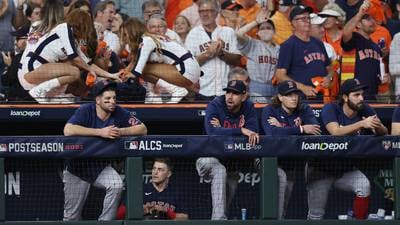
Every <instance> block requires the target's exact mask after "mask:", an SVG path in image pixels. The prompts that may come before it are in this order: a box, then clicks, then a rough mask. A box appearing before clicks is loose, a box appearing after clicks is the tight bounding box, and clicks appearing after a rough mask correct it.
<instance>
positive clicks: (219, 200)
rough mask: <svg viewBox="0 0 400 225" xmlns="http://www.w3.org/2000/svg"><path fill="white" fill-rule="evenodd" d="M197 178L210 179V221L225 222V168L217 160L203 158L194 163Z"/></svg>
mask: <svg viewBox="0 0 400 225" xmlns="http://www.w3.org/2000/svg"><path fill="white" fill-rule="evenodd" d="M196 169H197V172H198V173H199V176H202V177H204V178H205V179H211V200H212V215H211V219H212V220H226V219H227V217H226V181H227V174H226V168H225V166H224V165H222V164H221V163H220V162H219V160H218V159H217V158H213V157H204V158H199V159H197V161H196Z"/></svg>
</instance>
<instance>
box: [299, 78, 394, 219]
mask: <svg viewBox="0 0 400 225" xmlns="http://www.w3.org/2000/svg"><path fill="white" fill-rule="evenodd" d="M366 88H367V86H365V85H363V84H361V83H360V81H358V80H357V79H349V80H346V81H345V82H344V83H343V84H342V86H341V88H340V95H341V96H340V99H339V101H338V103H331V104H328V105H325V106H324V107H323V108H322V113H321V117H322V123H323V126H324V127H325V128H326V130H327V131H328V133H329V134H331V135H336V136H344V135H364V134H376V135H385V134H387V133H388V131H387V129H386V127H385V126H384V125H383V124H382V122H381V121H380V120H379V118H378V116H377V115H376V112H375V111H374V110H373V109H372V108H371V107H370V106H369V105H368V104H365V103H364V97H363V93H364V90H365V89H366ZM356 165H357V161H356V160H354V159H351V160H349V161H346V160H345V159H342V160H340V161H336V160H329V162H327V161H323V162H322V161H311V162H309V163H308V165H307V167H306V176H307V181H306V182H307V192H308V208H309V209H308V219H322V218H323V216H324V214H325V206H326V202H327V199H328V194H329V190H330V188H331V186H332V185H334V186H335V187H336V188H338V189H340V190H344V191H352V192H354V194H355V195H356V196H355V198H354V202H353V212H354V216H355V217H356V218H357V219H365V218H366V216H367V213H368V204H369V196H370V192H371V190H370V182H369V180H368V178H367V177H366V176H365V174H364V173H363V172H361V171H360V170H359V169H357V168H356V167H357V166H356Z"/></svg>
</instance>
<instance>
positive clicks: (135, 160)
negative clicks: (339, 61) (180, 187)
mask: <svg viewBox="0 0 400 225" xmlns="http://www.w3.org/2000/svg"><path fill="white" fill-rule="evenodd" d="M177 138H178V140H177ZM143 139H144V141H152V140H161V141H162V142H163V143H171V141H172V140H175V141H180V142H182V143H186V142H187V141H189V140H190V139H192V140H194V142H195V144H196V145H200V146H199V147H198V148H201V146H203V147H204V145H203V144H204V143H206V144H209V143H210V142H211V143H214V144H215V151H217V150H218V149H221V148H222V149H224V148H225V150H226V151H228V150H229V153H230V154H232V155H233V156H234V157H241V156H244V155H250V156H261V155H266V156H268V157H263V159H262V171H261V187H260V190H261V192H260V214H259V215H260V217H259V220H247V221H237V220H229V221H218V222H217V221H209V220H200V221H198V220H196V221H194V220H190V221H185V222H181V221H179V222H174V221H142V218H143V215H142V195H143V191H142V185H137V184H141V183H142V179H143V177H142V168H143V157H144V156H146V157H150V156H152V157H154V156H171V157H173V156H174V153H172V152H169V151H167V150H166V151H163V150H161V151H158V152H154V151H153V152H151V151H144V152H141V151H129V150H130V149H129V146H127V145H126V141H128V142H130V141H132V140H135V141H142V139H140V138H139V139H132V138H127V139H122V140H120V141H118V142H112V143H109V142H102V141H99V139H93V138H89V139H87V140H86V138H82V139H81V138H79V139H78V138H65V137H57V138H55V137H48V138H46V137H24V138H15V137H9V138H0V141H1V142H0V143H4V145H6V144H7V146H10V145H9V144H10V143H14V142H15V143H16V142H19V143H21V142H34V141H36V142H38V140H42V141H43V142H50V140H52V141H54V140H56V141H60V143H61V142H62V143H71V142H73V143H83V146H85V148H84V149H82V150H83V151H82V152H68V151H64V152H59V153H51V154H50V153H49V154H40V155H35V157H43V158H47V160H52V158H58V157H65V156H66V155H69V156H71V155H76V156H77V155H78V154H87V155H86V157H88V156H90V155H91V154H89V152H90V151H91V149H90V148H91V147H92V146H90V144H88V143H92V142H97V143H96V146H95V147H96V148H97V147H98V146H102V147H104V148H107V146H113V147H115V146H119V148H121V149H120V151H118V152H117V153H114V155H109V156H113V157H122V156H128V157H127V158H126V163H125V166H126V170H125V171H126V182H127V183H126V184H127V189H128V190H129V192H128V196H127V207H128V213H127V219H126V220H125V221H112V222H101V223H100V222H99V223H98V224H172V223H178V224H192V225H193V224H210V223H211V224H292V223H293V224H341V223H343V222H345V223H347V224H372V223H373V224H376V223H382V224H400V222H399V221H397V220H392V221H339V220H325V221H304V220H295V221H291V220H284V221H276V220H275V219H276V218H277V177H276V169H277V165H278V159H277V157H275V156H273V154H272V151H270V150H271V149H273V148H277V147H280V148H281V149H284V148H285V146H286V145H291V143H290V142H289V141H288V140H287V139H281V138H272V137H263V138H262V141H261V146H262V149H261V150H260V151H259V152H257V151H256V150H254V152H252V151H241V150H239V151H237V152H235V151H231V149H230V148H229V146H226V144H227V143H228V144H230V143H232V142H233V143H245V140H244V139H243V138H238V139H227V138H226V137H206V136H201V137H196V136H194V137H193V136H192V137H191V136H187V137H183V136H182V137H163V138H161V137H157V136H155V137H152V136H149V137H145V138H143ZM273 139H275V140H273ZM291 139H295V142H293V143H297V145H298V146H300V147H301V146H302V145H303V144H302V143H305V142H307V143H325V142H332V143H349V145H350V146H351V149H350V148H349V149H348V152H338V151H321V152H319V151H316V152H314V151H311V152H309V151H304V150H301V148H296V147H294V149H295V150H296V149H297V150H298V151H295V150H293V146H296V145H291V146H292V148H289V149H288V150H290V152H289V153H288V152H286V153H287V154H291V155H298V156H306V155H307V156H309V157H312V156H316V155H318V154H326V155H332V157H342V156H346V157H352V156H353V157H355V156H357V154H361V153H362V154H364V153H365V154H366V155H369V157H377V156H385V157H390V158H392V159H393V162H394V163H393V167H394V168H393V172H394V181H395V188H394V190H395V196H399V194H400V192H399V190H400V188H399V187H398V186H399V184H398V183H397V182H398V181H399V180H400V178H399V171H400V161H399V159H398V158H397V156H398V154H399V153H398V151H399V150H400V149H399V147H398V146H397V143H398V142H399V141H398V140H399V138H398V137H379V138H376V137H356V138H354V137H346V138H345V139H343V138H335V137H329V136H327V137H323V138H322V139H321V138H308V137H297V138H293V137H291ZM353 139H354V140H353ZM168 140H170V141H169V142H168ZM202 141H206V142H204V143H202ZM389 141H390V148H388V149H386V148H387V144H388V143H389ZM266 143H268V144H266ZM293 143H292V144H293ZM383 144H386V145H383ZM2 145H3V144H2ZM64 146H65V145H64ZM238 146H241V145H238ZM365 146H369V147H370V148H371V149H370V150H368V151H367V152H364V151H363V149H365ZM3 147H4V146H3ZM3 149H4V148H3ZM7 149H8V150H9V151H8V152H6V153H4V152H2V153H0V156H2V157H3V158H2V159H1V160H0V172H3V174H4V165H5V160H7V159H8V158H11V159H16V158H18V157H17V156H18V154H16V153H15V152H11V150H10V149H9V148H8V147H7ZM191 150H196V151H197V150H198V149H190V145H186V146H185V149H181V150H180V151H179V152H175V154H176V155H180V156H183V155H185V154H193V152H192V151H191ZM213 151H214V150H210V149H208V152H207V151H205V152H198V153H197V154H196V155H193V156H196V157H197V156H201V155H203V154H205V155H209V154H211V155H216V154H218V152H213ZM226 151H225V153H227V152H226ZM35 154H36V153H35ZM103 154H104V155H102V154H100V155H97V156H98V157H105V156H106V155H107V154H105V153H103ZM23 155H24V156H25V157H28V158H29V157H30V156H32V157H33V155H34V153H31V154H28V153H24V154H23ZM279 155H283V152H280V153H278V154H277V156H279ZM19 156H21V154H19ZM4 183H5V179H4V177H3V176H2V177H0V191H3V193H4V191H5V190H4V188H5V185H1V184H4ZM0 205H1V207H0V219H1V220H2V221H4V220H5V218H6V215H5V211H6V207H7V205H5V196H4V195H2V196H1V198H0ZM394 209H395V211H396V213H395V215H396V219H400V218H399V217H398V215H399V213H397V212H400V211H399V210H400V207H399V204H398V203H397V201H395V206H394ZM4 223H6V224H24V223H26V224H32V223H33V221H29V222H12V221H4ZM34 223H35V224H62V223H65V222H62V221H53V222H51V221H45V222H42V221H37V222H34ZM67 224H97V222H96V221H80V222H68V223H67Z"/></svg>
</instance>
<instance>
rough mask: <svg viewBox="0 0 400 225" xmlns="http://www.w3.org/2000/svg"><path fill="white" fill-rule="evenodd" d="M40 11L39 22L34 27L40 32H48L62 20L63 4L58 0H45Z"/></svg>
mask: <svg viewBox="0 0 400 225" xmlns="http://www.w3.org/2000/svg"><path fill="white" fill-rule="evenodd" d="M40 13H41V22H40V25H39V26H38V27H37V29H35V31H38V32H40V33H48V32H49V31H51V30H52V29H53V28H54V27H56V26H57V25H59V24H61V23H63V22H64V5H63V2H61V1H60V0H46V1H45V4H44V6H43V8H42V10H41V12H40Z"/></svg>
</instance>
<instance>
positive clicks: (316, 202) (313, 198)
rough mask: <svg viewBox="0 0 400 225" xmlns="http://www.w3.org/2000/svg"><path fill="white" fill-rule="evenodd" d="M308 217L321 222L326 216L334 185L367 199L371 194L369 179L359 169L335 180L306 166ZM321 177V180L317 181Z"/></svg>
mask: <svg viewBox="0 0 400 225" xmlns="http://www.w3.org/2000/svg"><path fill="white" fill-rule="evenodd" d="M306 175H307V177H306V179H307V199H308V215H307V218H308V219H311V220H321V219H323V217H324V215H325V206H326V203H327V201H328V194H329V190H330V189H331V187H332V185H334V186H335V188H337V189H339V190H343V191H352V192H354V194H356V196H358V197H367V196H369V195H370V193H371V189H370V182H369V180H368V178H367V177H366V176H365V174H364V173H362V172H361V171H360V170H358V169H354V170H352V171H348V172H345V173H343V176H341V177H339V178H337V179H336V178H334V177H332V176H329V174H326V173H324V172H322V171H319V170H318V169H317V168H314V167H308V165H307V166H306ZM316 177H319V179H316Z"/></svg>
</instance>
